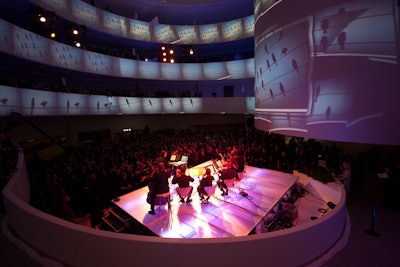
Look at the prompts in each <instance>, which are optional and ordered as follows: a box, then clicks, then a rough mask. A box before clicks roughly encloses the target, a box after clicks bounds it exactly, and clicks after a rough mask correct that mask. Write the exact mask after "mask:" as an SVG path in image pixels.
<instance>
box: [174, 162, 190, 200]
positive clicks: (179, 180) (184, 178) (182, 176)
mask: <svg viewBox="0 0 400 267" xmlns="http://www.w3.org/2000/svg"><path fill="white" fill-rule="evenodd" d="M190 182H194V179H193V177H191V176H188V175H186V166H185V165H181V166H180V167H179V168H178V169H176V173H175V176H174V178H173V179H172V184H178V186H179V187H180V188H185V187H190V192H189V194H188V196H187V198H186V203H189V202H191V201H192V199H191V198H190V197H191V196H192V192H193V186H191V185H190ZM177 193H178V195H179V197H180V199H181V202H182V203H184V202H185V197H183V196H181V195H180V194H179V192H178V191H177Z"/></svg>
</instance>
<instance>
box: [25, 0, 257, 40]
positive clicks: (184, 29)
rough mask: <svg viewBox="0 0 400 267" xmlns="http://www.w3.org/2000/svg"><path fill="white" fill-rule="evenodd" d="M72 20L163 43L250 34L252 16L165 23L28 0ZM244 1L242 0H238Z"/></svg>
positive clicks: (75, 3) (77, 1) (62, 1)
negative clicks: (230, 19) (210, 21)
mask: <svg viewBox="0 0 400 267" xmlns="http://www.w3.org/2000/svg"><path fill="white" fill-rule="evenodd" d="M30 1H31V2H33V3H34V4H36V5H38V6H41V7H43V8H45V9H47V10H51V11H53V12H55V13H56V14H57V15H59V16H61V17H64V18H65V19H68V20H70V21H74V22H75V23H78V24H81V25H86V26H87V27H90V28H93V29H96V30H98V31H101V32H106V33H108V34H113V35H117V36H121V37H125V38H130V39H135V40H140V41H147V42H156V43H165V44H176V43H179V44H210V43H221V42H229V41H234V40H239V39H244V38H250V37H252V36H253V31H254V16H253V15H251V16H247V17H243V18H239V19H235V20H232V21H226V22H221V23H215V24H204V25H167V24H161V23H152V22H146V21H140V20H136V19H131V18H127V17H123V16H120V15H117V14H113V13H111V12H107V11H104V10H101V9H99V8H96V7H95V6H93V5H91V4H89V3H87V2H88V1H81V0H30ZM242 1H244V0H242ZM246 1H248V0H246Z"/></svg>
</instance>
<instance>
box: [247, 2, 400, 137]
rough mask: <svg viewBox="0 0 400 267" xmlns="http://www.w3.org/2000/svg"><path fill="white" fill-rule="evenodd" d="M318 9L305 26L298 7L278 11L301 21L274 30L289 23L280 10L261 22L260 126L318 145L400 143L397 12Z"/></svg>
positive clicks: (364, 5)
mask: <svg viewBox="0 0 400 267" xmlns="http://www.w3.org/2000/svg"><path fill="white" fill-rule="evenodd" d="M317 2H318V1H312V2H310V7H309V8H303V6H299V9H301V8H303V11H304V10H306V11H308V12H304V14H303V15H304V16H303V18H304V19H298V17H299V16H298V15H299V14H297V13H296V12H297V9H296V8H295V4H294V1H282V2H280V3H279V4H278V5H279V8H278V10H282V8H284V5H286V4H288V5H290V9H291V10H292V13H293V14H291V12H287V13H286V18H290V16H293V18H296V19H293V20H290V19H287V20H286V22H285V24H284V25H280V24H276V25H273V24H271V23H268V22H271V21H282V20H279V19H278V17H279V16H281V12H274V11H275V8H277V7H278V5H277V6H275V7H273V8H271V9H270V10H269V11H268V18H267V17H265V16H261V17H260V18H259V20H258V21H257V22H256V25H255V40H256V46H255V72H256V73H255V98H256V101H255V126H256V127H257V128H259V129H263V130H267V131H270V132H275V133H282V134H287V135H294V136H302V137H310V138H319V139H330V140H338V141H349V142H366V143H377V142H378V143H383V144H393V143H398V140H397V139H398V138H397V137H396V136H398V135H399V134H400V133H399V130H393V128H392V127H391V125H393V124H397V123H398V122H399V119H398V116H396V115H395V113H393V109H394V107H396V106H397V104H396V103H395V102H396V100H395V99H399V96H400V93H399V90H398V89H397V87H398V84H399V82H400V81H399V77H398V74H396V73H400V69H399V64H398V58H397V55H398V51H397V46H396V33H397V32H398V26H397V23H396V21H398V17H397V13H396V10H395V9H394V8H393V7H395V6H396V5H394V2H393V1H391V0H385V1H373V0H369V1H342V2H341V3H338V2H336V3H335V4H334V5H330V6H325V7H322V6H321V3H320V2H318V5H313V4H317ZM293 5H294V6H293ZM312 6H318V7H320V10H314V9H312V8H311V7H312ZM285 10H286V9H285ZM287 10H289V9H287ZM257 23H261V24H257ZM260 25H261V26H260ZM262 25H268V27H267V26H264V27H263V26H262Z"/></svg>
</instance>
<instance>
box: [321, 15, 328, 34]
mask: <svg viewBox="0 0 400 267" xmlns="http://www.w3.org/2000/svg"><path fill="white" fill-rule="evenodd" d="M321 28H322V30H323V32H324V34H326V32H327V31H328V28H329V20H327V19H324V20H322V21H321Z"/></svg>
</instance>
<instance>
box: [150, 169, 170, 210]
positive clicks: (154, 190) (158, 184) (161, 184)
mask: <svg viewBox="0 0 400 267" xmlns="http://www.w3.org/2000/svg"><path fill="white" fill-rule="evenodd" d="M169 177H171V173H170V172H169V171H168V170H167V169H166V168H165V164H164V163H163V162H160V163H158V165H157V170H156V171H155V173H154V174H153V177H152V178H151V179H152V180H151V182H150V183H149V189H150V192H149V195H150V211H149V214H151V215H154V214H155V213H154V205H155V201H156V197H157V195H158V194H164V193H167V192H169V183H168V179H169Z"/></svg>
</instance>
